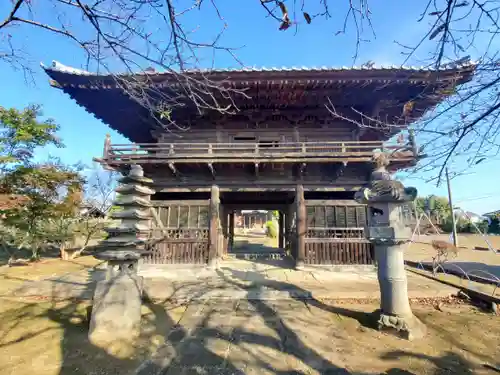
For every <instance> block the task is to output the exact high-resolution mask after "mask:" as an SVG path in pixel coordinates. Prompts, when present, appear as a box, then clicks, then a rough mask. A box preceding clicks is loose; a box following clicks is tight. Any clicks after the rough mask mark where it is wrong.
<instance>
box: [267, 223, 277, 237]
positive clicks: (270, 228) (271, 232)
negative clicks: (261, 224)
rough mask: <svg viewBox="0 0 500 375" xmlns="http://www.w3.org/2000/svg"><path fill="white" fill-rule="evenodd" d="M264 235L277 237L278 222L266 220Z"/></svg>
mask: <svg viewBox="0 0 500 375" xmlns="http://www.w3.org/2000/svg"><path fill="white" fill-rule="evenodd" d="M266 236H267V237H270V238H276V237H278V223H277V222H276V221H274V220H269V221H267V222H266Z"/></svg>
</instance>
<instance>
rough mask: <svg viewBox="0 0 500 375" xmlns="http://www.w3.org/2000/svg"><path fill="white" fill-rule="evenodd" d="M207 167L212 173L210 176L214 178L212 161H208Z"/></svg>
mask: <svg viewBox="0 0 500 375" xmlns="http://www.w3.org/2000/svg"><path fill="white" fill-rule="evenodd" d="M207 165H208V169H210V173H211V174H212V177H213V178H214V179H215V168H214V166H213V164H212V163H208V164H207Z"/></svg>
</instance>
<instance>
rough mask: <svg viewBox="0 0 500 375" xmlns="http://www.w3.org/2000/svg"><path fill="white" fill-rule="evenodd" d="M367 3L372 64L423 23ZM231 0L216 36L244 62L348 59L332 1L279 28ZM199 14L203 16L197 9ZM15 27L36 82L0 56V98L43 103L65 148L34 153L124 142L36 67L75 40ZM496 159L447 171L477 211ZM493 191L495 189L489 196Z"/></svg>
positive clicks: (88, 155) (397, 7)
mask: <svg viewBox="0 0 500 375" xmlns="http://www.w3.org/2000/svg"><path fill="white" fill-rule="evenodd" d="M0 3H1V4H0V17H2V16H3V15H4V14H6V10H7V8H6V7H7V5H9V3H10V2H8V1H3V2H0ZM306 3H307V2H306ZM331 3H332V4H333V3H334V2H333V1H332V2H331ZM335 3H338V1H335ZM346 3H347V2H346ZM369 3H370V9H371V12H372V23H373V28H374V30H375V34H376V37H373V34H372V33H371V31H370V30H369V28H368V25H367V24H365V33H364V34H363V38H364V39H370V41H369V42H365V43H362V44H361V46H360V50H359V54H358V58H357V61H356V64H358V65H360V64H361V63H363V62H366V61H368V60H372V61H374V62H375V63H376V64H377V65H391V64H395V65H397V64H400V63H401V62H402V60H403V57H402V56H401V54H400V52H401V48H400V47H399V46H398V45H396V44H395V43H394V40H397V41H398V42H401V43H406V44H411V43H412V42H413V43H414V42H416V41H418V39H419V37H421V35H422V33H425V31H426V29H427V24H426V23H417V22H416V21H417V19H418V18H419V15H420V13H421V12H422V11H423V4H419V3H420V2H410V1H394V0H392V1H383V0H371V1H370V2H369ZM233 4H235V1H231V0H219V1H218V5H219V10H220V12H221V13H222V14H223V16H224V18H225V21H226V22H227V24H228V29H227V31H226V32H225V34H224V37H223V40H222V42H223V44H224V45H228V46H233V47H241V48H240V49H238V50H237V51H236V54H237V56H238V58H239V59H240V60H241V61H242V62H243V63H244V64H245V65H246V66H258V67H282V66H288V67H290V66H305V67H313V66H351V65H352V64H353V56H354V54H355V40H356V39H355V34H354V28H353V27H352V24H350V25H349V27H348V30H349V32H348V33H346V34H340V35H337V36H335V33H336V32H337V31H338V30H340V29H341V28H342V23H343V20H344V15H345V12H344V10H345V9H332V11H331V13H332V18H331V19H330V20H327V21H325V20H320V19H315V20H313V23H312V24H311V25H306V24H305V23H304V22H301V23H300V24H299V27H298V32H295V29H293V28H291V29H289V30H287V31H286V32H281V31H278V24H277V23H276V21H274V20H271V19H270V18H267V17H266V14H265V12H264V10H263V8H262V7H261V6H260V5H259V1H258V0H240V1H239V2H238V4H239V5H238V6H237V7H236V6H234V5H233ZM289 10H290V9H289ZM48 11H49V12H50V10H48ZM308 11H309V12H310V13H314V10H311V9H308ZM202 14H204V15H205V17H203V18H201V17H199V16H201V15H202ZM299 14H300V13H299ZM194 15H195V14H194V13H193V17H192V19H190V21H189V22H190V23H192V24H193V25H198V24H199V25H200V28H199V30H198V31H197V32H198V35H199V38H201V39H205V40H211V38H212V37H213V36H215V35H216V34H217V31H218V30H219V28H220V25H221V24H220V22H219V21H218V20H217V18H216V17H214V16H213V12H211V13H210V12H208V13H207V12H205V13H204V12H203V11H202V12H201V13H199V16H198V15H197V17H199V18H196V19H195V18H194ZM300 20H301V18H300ZM75 27H79V26H78V25H76V26H75ZM14 35H15V37H16V41H17V42H18V44H19V45H21V46H24V47H25V48H26V51H27V53H28V54H29V59H30V61H31V62H30V66H31V67H32V68H33V69H34V70H35V74H34V82H35V84H34V85H32V84H31V85H27V84H25V83H24V76H23V72H22V71H14V70H13V69H12V68H11V67H9V66H7V65H5V64H4V65H2V64H1V63H0V82H2V88H1V90H0V105H1V106H4V107H11V106H12V107H18V108H21V107H24V106H26V105H28V104H34V103H38V104H42V105H43V112H44V115H45V116H47V117H51V118H53V119H55V120H56V122H57V123H59V124H60V125H61V131H60V136H61V137H62V139H63V140H64V143H65V144H66V148H64V149H50V150H43V151H40V152H39V153H38V157H39V158H41V159H42V158H45V157H47V156H48V154H50V155H54V156H59V157H61V158H62V159H63V160H64V161H66V162H68V163H74V162H78V161H82V162H84V163H86V164H90V163H91V160H92V157H94V156H99V155H100V154H101V153H102V146H103V141H104V136H105V134H106V133H110V134H111V136H112V140H113V142H115V143H124V142H125V143H126V142H127V141H126V140H125V139H123V138H122V137H121V136H120V135H118V134H116V133H114V132H113V131H111V130H110V129H109V128H108V127H107V126H106V125H104V124H103V123H101V122H100V121H99V120H96V119H95V118H94V117H93V116H92V115H90V114H88V113H86V112H85V111H84V110H83V109H82V108H80V107H79V106H78V105H77V104H76V103H75V102H73V101H72V100H71V99H70V98H69V97H68V96H66V95H64V94H63V93H62V92H60V91H59V90H57V89H54V88H51V87H50V86H49V84H48V79H47V77H46V76H45V74H44V73H43V71H42V70H41V68H39V62H44V63H45V64H50V63H51V61H52V60H57V61H59V62H61V63H63V64H65V65H70V66H74V67H82V64H83V57H82V53H81V51H80V49H79V48H78V47H76V46H74V45H72V44H71V43H70V42H68V41H67V40H64V39H62V38H61V37H57V36H54V35H51V34H49V33H47V32H44V31H42V30H35V29H30V28H26V27H19V28H16V29H15V34H14ZM422 53H423V52H422ZM208 56H209V54H207V59H206V60H205V61H202V62H201V63H202V64H203V65H205V66H209V65H210V64H211V59H210V58H208ZM424 58H425V56H424V55H421V56H419V55H417V56H415V58H414V59H413V61H411V62H413V63H414V65H417V63H418V60H419V59H422V60H423V59H424ZM215 66H216V67H237V66H238V64H237V62H236V61H235V60H234V59H233V58H232V57H230V56H229V55H227V54H217V56H216V59H215ZM498 165H499V160H498V159H497V160H492V161H488V162H484V163H483V164H480V165H478V166H477V167H475V168H474V169H472V170H471V171H470V173H469V174H466V175H464V176H461V177H458V178H456V179H454V180H453V182H452V183H453V191H454V197H455V202H456V204H457V205H460V206H462V207H463V208H465V209H467V210H470V211H474V212H478V213H483V212H487V211H491V210H494V209H499V208H500V207H499V206H500V199H499V198H498V192H497V191H498V188H497V187H498V186H499V182H500V177H499V174H497V173H494V168H495V167H496V166H498ZM405 183H406V184H408V185H409V184H411V185H414V186H416V187H417V188H418V189H419V191H420V193H421V194H422V195H427V194H431V193H434V194H438V195H446V187H444V186H442V187H436V186H434V185H432V184H427V183H425V181H424V179H423V178H418V176H416V177H415V178H412V179H407V180H405ZM493 193H496V194H497V195H496V197H495V196H493Z"/></svg>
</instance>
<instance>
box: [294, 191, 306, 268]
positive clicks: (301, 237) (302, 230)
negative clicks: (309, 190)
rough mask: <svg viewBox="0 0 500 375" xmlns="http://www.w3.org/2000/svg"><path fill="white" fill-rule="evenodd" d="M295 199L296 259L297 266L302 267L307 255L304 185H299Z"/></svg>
mask: <svg viewBox="0 0 500 375" xmlns="http://www.w3.org/2000/svg"><path fill="white" fill-rule="evenodd" d="M295 194H296V196H295V200H296V203H297V258H296V259H295V267H296V268H301V267H303V266H304V260H305V255H306V241H305V240H306V231H307V222H306V201H305V199H304V186H303V185H297V189H296V192H295Z"/></svg>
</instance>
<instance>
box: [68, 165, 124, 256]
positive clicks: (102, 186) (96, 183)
mask: <svg viewBox="0 0 500 375" xmlns="http://www.w3.org/2000/svg"><path fill="white" fill-rule="evenodd" d="M118 177H119V173H117V172H111V171H106V170H104V169H102V168H101V167H100V166H98V165H94V166H93V168H92V170H91V171H90V174H89V176H88V178H87V184H86V186H85V191H84V195H83V200H82V207H81V209H80V211H79V213H78V215H77V216H76V221H77V222H78V225H77V228H78V234H79V236H80V242H81V247H80V249H79V250H78V251H77V252H76V253H75V256H78V255H79V254H81V253H82V252H83V251H84V250H85V249H86V248H87V246H89V244H90V242H91V240H92V239H95V238H96V237H99V236H100V235H102V231H103V230H104V228H105V226H106V225H107V224H109V221H110V218H109V214H110V212H111V210H112V205H113V201H114V199H115V188H116V185H117V182H118Z"/></svg>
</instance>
